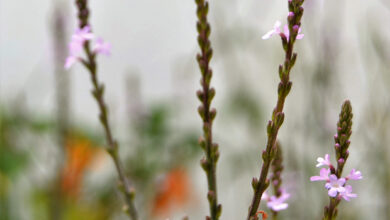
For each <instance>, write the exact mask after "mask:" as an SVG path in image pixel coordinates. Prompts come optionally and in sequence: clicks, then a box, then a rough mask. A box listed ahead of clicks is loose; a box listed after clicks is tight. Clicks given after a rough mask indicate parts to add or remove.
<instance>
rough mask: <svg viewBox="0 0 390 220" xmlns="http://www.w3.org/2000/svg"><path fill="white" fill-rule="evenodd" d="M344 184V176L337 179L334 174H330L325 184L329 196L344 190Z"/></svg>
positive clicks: (334, 195)
mask: <svg viewBox="0 0 390 220" xmlns="http://www.w3.org/2000/svg"><path fill="white" fill-rule="evenodd" d="M344 184H345V178H340V179H338V178H337V176H336V175H334V174H332V175H330V177H329V182H328V183H326V184H325V188H327V189H328V195H329V196H330V197H336V196H337V193H342V192H345V188H344Z"/></svg>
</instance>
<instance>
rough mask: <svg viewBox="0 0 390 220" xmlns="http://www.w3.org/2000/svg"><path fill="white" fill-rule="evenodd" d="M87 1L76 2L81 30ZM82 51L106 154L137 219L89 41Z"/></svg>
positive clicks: (133, 194) (84, 19) (132, 197)
mask: <svg viewBox="0 0 390 220" xmlns="http://www.w3.org/2000/svg"><path fill="white" fill-rule="evenodd" d="M87 3H88V1H87V0H76V6H77V8H78V12H79V13H78V18H79V27H80V28H83V27H85V26H87V25H88V17H89V10H88V7H87ZM84 51H85V53H86V55H87V60H82V63H83V64H84V66H85V67H86V68H87V69H88V70H89V73H90V75H91V81H92V84H93V90H92V94H93V97H94V98H95V99H96V102H97V103H98V106H99V111H100V114H99V119H100V122H101V124H102V125H103V128H104V132H105V135H106V140H107V145H108V147H107V152H108V153H109V154H110V156H111V158H112V159H113V161H114V164H115V168H116V171H117V173H118V176H119V185H120V189H121V191H122V192H123V194H124V197H125V202H126V207H125V210H126V212H127V213H128V214H129V217H130V218H131V219H132V220H137V219H138V214H137V211H136V209H135V205H134V196H135V190H134V188H133V187H132V184H131V183H130V181H129V179H128V178H127V177H126V175H125V171H124V169H123V163H122V161H121V159H120V157H119V154H118V143H117V141H116V140H115V139H114V138H113V136H112V131H111V127H110V124H109V122H108V109H107V106H106V104H105V101H104V97H103V94H104V85H103V84H101V83H99V80H98V76H97V64H96V59H95V58H96V54H95V53H94V52H92V51H91V49H90V45H89V41H87V42H85V44H84Z"/></svg>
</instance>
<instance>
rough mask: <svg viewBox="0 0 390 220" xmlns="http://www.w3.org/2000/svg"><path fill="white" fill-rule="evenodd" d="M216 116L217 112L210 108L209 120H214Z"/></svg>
mask: <svg viewBox="0 0 390 220" xmlns="http://www.w3.org/2000/svg"><path fill="white" fill-rule="evenodd" d="M216 115H217V110H216V109H215V108H212V109H211V110H210V118H211V121H213V120H214V118H215V116H216Z"/></svg>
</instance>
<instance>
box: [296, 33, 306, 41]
mask: <svg viewBox="0 0 390 220" xmlns="http://www.w3.org/2000/svg"><path fill="white" fill-rule="evenodd" d="M304 36H305V35H304V34H298V35H297V39H298V40H301V39H302V38H303V37H304Z"/></svg>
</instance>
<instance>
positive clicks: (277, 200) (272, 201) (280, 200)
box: [261, 190, 290, 212]
mask: <svg viewBox="0 0 390 220" xmlns="http://www.w3.org/2000/svg"><path fill="white" fill-rule="evenodd" d="M288 198H290V194H289V193H286V191H285V190H282V194H281V195H280V196H279V197H276V196H271V197H269V196H268V194H267V193H264V194H263V196H262V197H261V199H263V200H266V201H267V207H268V208H269V209H271V210H273V211H275V212H279V211H281V210H284V209H287V208H288V204H287V203H286V202H285V201H286V200H287V199H288Z"/></svg>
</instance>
